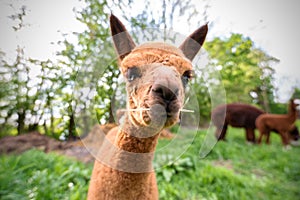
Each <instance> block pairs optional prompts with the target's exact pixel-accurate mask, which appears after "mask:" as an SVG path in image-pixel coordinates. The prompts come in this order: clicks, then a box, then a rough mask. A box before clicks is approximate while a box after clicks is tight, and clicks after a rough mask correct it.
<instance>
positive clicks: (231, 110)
mask: <svg viewBox="0 0 300 200" xmlns="http://www.w3.org/2000/svg"><path fill="white" fill-rule="evenodd" d="M263 113H264V111H263V110H260V109H258V108H256V107H254V106H251V105H247V104H242V103H232V104H226V105H220V106H218V107H216V108H215V109H214V110H213V111H212V114H211V119H212V122H213V124H214V125H215V126H216V128H217V129H216V132H215V136H216V138H217V139H218V140H225V135H226V131H227V127H228V125H231V126H232V127H242V128H245V130H246V140H247V141H248V142H252V143H255V133H254V130H255V128H256V126H255V120H256V118H257V117H258V116H259V115H261V114H263Z"/></svg>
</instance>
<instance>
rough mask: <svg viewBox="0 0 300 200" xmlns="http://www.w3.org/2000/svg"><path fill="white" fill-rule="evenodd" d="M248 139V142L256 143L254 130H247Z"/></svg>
mask: <svg viewBox="0 0 300 200" xmlns="http://www.w3.org/2000/svg"><path fill="white" fill-rule="evenodd" d="M246 139H247V141H248V142H252V143H255V133H254V129H251V128H246Z"/></svg>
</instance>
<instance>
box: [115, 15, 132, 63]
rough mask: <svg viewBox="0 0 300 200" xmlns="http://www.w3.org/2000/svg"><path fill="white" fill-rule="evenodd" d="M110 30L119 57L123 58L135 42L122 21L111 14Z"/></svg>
mask: <svg viewBox="0 0 300 200" xmlns="http://www.w3.org/2000/svg"><path fill="white" fill-rule="evenodd" d="M110 30H111V35H112V37H113V42H114V45H115V49H116V51H117V54H118V56H119V59H120V60H123V59H124V58H125V56H126V55H128V54H129V53H130V52H131V51H132V49H134V47H135V43H134V42H133V40H132V38H131V36H130V35H129V33H128V31H127V30H126V28H125V26H124V25H123V24H122V22H121V21H120V20H119V19H118V18H117V17H116V16H114V15H113V14H111V16H110Z"/></svg>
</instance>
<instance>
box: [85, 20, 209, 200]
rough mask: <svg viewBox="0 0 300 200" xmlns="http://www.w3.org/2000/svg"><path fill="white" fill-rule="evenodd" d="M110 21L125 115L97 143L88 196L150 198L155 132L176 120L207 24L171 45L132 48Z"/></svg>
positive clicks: (152, 199)
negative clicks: (122, 82)
mask: <svg viewBox="0 0 300 200" xmlns="http://www.w3.org/2000/svg"><path fill="white" fill-rule="evenodd" d="M110 26H111V32H112V35H113V41H114V45H115V48H116V51H117V53H118V56H119V61H120V70H121V72H122V74H123V76H124V77H125V81H126V91H127V114H126V115H125V119H124V123H123V124H122V125H120V127H116V128H114V129H112V130H111V131H110V132H109V133H108V134H107V136H106V137H107V139H108V140H106V141H105V142H104V143H103V144H102V146H101V148H100V147H99V148H100V151H99V155H100V158H99V157H97V159H96V161H95V165H94V169H93V173H92V177H91V181H90V186H89V192H88V199H89V200H91V199H98V200H107V199H109V200H117V199H118V200H122V199H139V200H144V199H149V200H155V199H158V189H157V183H156V178H155V173H154V171H153V168H152V160H153V154H154V153H153V152H154V151H155V147H156V144H157V140H158V136H159V132H160V131H161V130H162V129H163V128H165V127H168V126H171V125H173V124H175V123H176V122H177V121H178V120H179V115H180V110H181V109H182V107H183V101H184V85H185V84H184V83H185V82H186V81H188V79H190V78H191V76H192V69H193V68H192V64H191V60H192V59H193V58H194V56H195V55H196V54H197V52H198V51H199V50H200V48H201V46H202V44H203V42H204V40H205V37H206V34H207V31H208V27H207V25H205V26H202V27H200V28H199V29H197V30H196V31H195V32H194V33H192V34H191V35H190V36H189V38H187V39H186V40H185V41H184V42H183V44H182V45H181V46H180V47H179V48H176V47H173V46H171V45H167V44H165V43H147V44H143V45H141V46H139V47H135V44H134V42H133V40H132V38H131V37H130V35H129V34H128V32H127V30H126V29H125V27H124V25H123V24H122V23H121V22H120V21H119V20H118V19H117V18H116V17H115V16H113V15H112V16H111V17H110ZM101 156H102V157H101ZM104 161H106V162H104ZM107 163H109V164H107Z"/></svg>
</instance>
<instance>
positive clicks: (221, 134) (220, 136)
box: [215, 125, 227, 140]
mask: <svg viewBox="0 0 300 200" xmlns="http://www.w3.org/2000/svg"><path fill="white" fill-rule="evenodd" d="M226 131H227V125H224V126H223V127H222V128H217V130H216V133H215V135H216V138H217V139H218V140H225V135H226Z"/></svg>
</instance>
